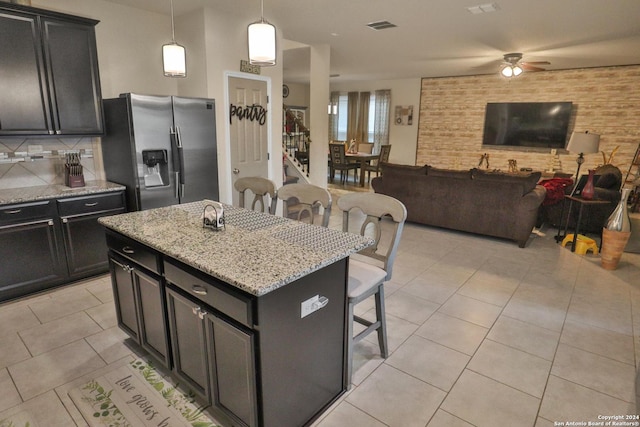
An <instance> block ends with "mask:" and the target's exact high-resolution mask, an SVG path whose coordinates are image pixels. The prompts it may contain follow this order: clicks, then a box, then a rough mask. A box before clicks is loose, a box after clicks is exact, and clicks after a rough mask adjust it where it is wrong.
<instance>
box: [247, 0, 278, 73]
mask: <svg viewBox="0 0 640 427" xmlns="http://www.w3.org/2000/svg"><path fill="white" fill-rule="evenodd" d="M247 39H248V42H249V63H250V64H252V65H260V66H261V67H268V66H271V65H276V27H274V26H273V25H272V24H270V23H268V22H267V21H265V19H264V0H260V20H259V21H257V22H254V23H253V24H250V25H249V27H248V28H247Z"/></svg>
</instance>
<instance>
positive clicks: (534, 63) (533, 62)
mask: <svg viewBox="0 0 640 427" xmlns="http://www.w3.org/2000/svg"><path fill="white" fill-rule="evenodd" d="M522 64H529V65H551V62H549V61H524V62H522Z"/></svg>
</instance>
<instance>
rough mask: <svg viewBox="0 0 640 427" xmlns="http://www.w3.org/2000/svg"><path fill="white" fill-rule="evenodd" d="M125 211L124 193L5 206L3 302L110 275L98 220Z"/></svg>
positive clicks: (0, 262) (0, 248)
mask: <svg viewBox="0 0 640 427" xmlns="http://www.w3.org/2000/svg"><path fill="white" fill-rule="evenodd" d="M124 211H125V201H124V191H115V192H109V193H100V194H96V195H88V196H79V197H69V198H60V199H49V200H41V201H34V202H29V203H20V204H12V205H4V206H1V207H0V301H5V300H9V299H14V298H18V297H21V296H25V295H29V294H32V293H35V292H38V291H43V290H46V289H49V288H51V287H54V286H57V285H61V284H64V283H67V282H70V281H71V280H76V279H81V278H84V277H89V276H93V275H96V274H100V273H105V272H107V271H108V270H109V268H108V262H107V245H106V241H105V238H104V228H103V227H102V225H100V224H99V223H98V218H100V217H102V216H107V215H115V214H118V213H123V212H124Z"/></svg>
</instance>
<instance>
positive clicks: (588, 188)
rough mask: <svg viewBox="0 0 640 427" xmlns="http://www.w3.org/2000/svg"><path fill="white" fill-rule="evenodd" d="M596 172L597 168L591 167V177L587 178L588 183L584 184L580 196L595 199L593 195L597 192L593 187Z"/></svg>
mask: <svg viewBox="0 0 640 427" xmlns="http://www.w3.org/2000/svg"><path fill="white" fill-rule="evenodd" d="M595 172H596V171H595V169H589V177H588V178H587V183H586V184H585V185H584V188H583V189H582V193H581V194H580V196H581V197H582V198H583V199H585V200H591V199H593V196H594V194H595V189H594V187H593V175H594V173H595Z"/></svg>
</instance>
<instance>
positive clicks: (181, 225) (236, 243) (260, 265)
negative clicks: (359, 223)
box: [99, 202, 374, 296]
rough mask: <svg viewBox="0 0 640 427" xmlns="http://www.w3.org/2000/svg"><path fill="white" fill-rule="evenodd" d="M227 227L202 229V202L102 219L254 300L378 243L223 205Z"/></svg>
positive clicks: (112, 226)
mask: <svg viewBox="0 0 640 427" xmlns="http://www.w3.org/2000/svg"><path fill="white" fill-rule="evenodd" d="M224 207H225V211H224V215H225V223H226V225H225V228H224V229H223V230H219V231H217V230H212V229H209V228H203V226H202V219H201V214H202V211H203V208H204V203H203V202H193V203H187V204H184V205H176V206H170V207H166V208H158V209H151V210H146V211H140V212H130V213H125V214H120V215H113V216H107V217H102V218H100V219H99V222H100V223H101V224H103V225H104V226H106V227H108V228H110V229H113V230H115V231H117V232H119V233H121V234H123V235H125V236H128V237H130V238H132V239H134V240H137V241H139V242H141V243H144V244H145V245H147V246H149V247H151V248H153V249H155V250H157V251H159V252H161V253H163V254H166V255H168V256H170V257H172V258H174V259H177V260H179V261H181V262H183V263H185V264H187V265H190V266H192V267H194V268H196V269H198V270H200V271H203V272H204V273H206V274H208V275H210V276H213V277H215V278H217V279H219V280H222V281H223V282H226V283H228V284H230V285H233V286H235V287H237V288H239V289H242V290H243V291H245V292H248V293H249V294H252V295H255V296H262V295H265V294H267V293H269V292H271V291H273V290H275V289H278V288H280V287H282V286H285V285H287V284H289V283H291V282H293V281H295V280H297V279H299V278H301V277H303V276H306V275H308V274H309V273H312V272H314V271H316V270H319V269H321V268H322V267H325V266H327V265H330V264H332V263H334V262H336V261H338V260H340V259H343V258H346V257H348V256H349V255H351V254H352V253H355V252H358V251H360V250H362V249H364V248H366V247H368V246H371V245H373V243H374V241H373V240H372V239H370V238H368V237H362V236H360V235H358V234H352V233H344V232H342V231H339V230H333V229H329V228H324V227H319V226H315V225H309V224H306V223H302V222H298V221H294V220H290V219H287V218H282V217H279V216H274V215H269V214H264V213H260V212H254V211H251V210H247V209H241V208H234V207H232V206H229V205H224Z"/></svg>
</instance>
